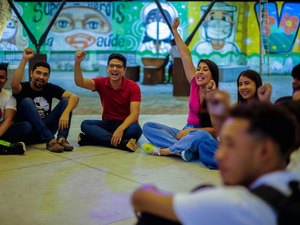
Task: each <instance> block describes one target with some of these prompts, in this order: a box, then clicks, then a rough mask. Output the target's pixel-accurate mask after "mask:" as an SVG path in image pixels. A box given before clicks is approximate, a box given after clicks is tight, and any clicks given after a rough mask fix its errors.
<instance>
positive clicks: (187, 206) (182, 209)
mask: <svg viewBox="0 0 300 225" xmlns="http://www.w3.org/2000/svg"><path fill="white" fill-rule="evenodd" d="M274 121H276V123H274ZM299 136H300V134H299V131H298V125H297V121H296V120H295V118H294V117H293V116H292V115H291V113H289V111H287V110H286V109H284V108H283V107H282V106H277V105H272V104H270V103H264V102H257V101H255V102H252V103H249V104H242V105H238V106H237V107H235V108H233V109H232V110H231V112H230V114H229V117H228V118H227V119H226V121H225V122H224V124H223V127H222V130H221V135H220V146H219V148H218V151H217V152H216V159H217V161H218V166H219V169H220V175H221V178H222V180H223V183H224V186H220V187H214V188H208V187H207V188H202V189H199V190H197V191H194V192H192V193H179V194H171V193H165V192H162V191H160V190H158V189H157V188H156V187H154V186H144V187H141V188H139V189H138V190H136V191H135V192H134V193H133V195H132V204H133V208H134V210H135V211H136V212H137V214H138V215H140V214H142V215H143V214H144V215H145V213H148V214H151V215H155V216H159V217H161V218H163V219H167V220H169V221H170V222H171V221H173V222H177V223H179V222H180V223H182V224H214V225H221V224H224V225H225V224H226V225H227V224H231V225H233V224H239V225H240V224H266V225H271V224H274V225H275V224H277V221H276V220H277V215H276V213H275V211H274V210H273V209H272V208H271V206H270V205H268V204H266V202H264V201H262V200H261V199H260V198H258V197H255V196H254V195H253V193H252V192H251V190H252V189H255V188H257V187H261V186H262V185H268V186H271V187H273V188H274V189H276V190H278V191H279V192H280V193H282V194H284V195H287V196H288V195H290V194H291V190H290V187H289V185H290V182H291V181H296V182H300V174H299V173H297V172H295V171H288V170H286V160H287V158H288V157H289V156H290V154H291V152H292V151H294V150H295V149H296V148H298V147H299Z"/></svg>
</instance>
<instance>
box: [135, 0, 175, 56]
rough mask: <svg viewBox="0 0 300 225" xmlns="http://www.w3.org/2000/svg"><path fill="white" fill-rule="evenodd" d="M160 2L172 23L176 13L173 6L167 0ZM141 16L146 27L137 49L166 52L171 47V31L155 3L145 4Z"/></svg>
mask: <svg viewBox="0 0 300 225" xmlns="http://www.w3.org/2000/svg"><path fill="white" fill-rule="evenodd" d="M160 4H161V6H162V8H163V10H164V12H165V14H166V16H167V18H168V20H169V21H170V23H172V21H173V20H174V18H175V17H177V15H178V13H177V11H176V9H175V7H174V6H173V5H172V4H170V3H168V2H166V3H164V2H163V3H160ZM141 17H142V20H143V23H144V25H145V27H146V29H145V32H144V36H143V40H142V43H141V45H140V47H139V50H140V51H146V50H148V51H151V52H152V53H160V54H165V53H168V52H169V51H170V49H171V44H170V41H171V39H172V33H171V30H170V29H169V27H168V25H167V23H166V21H165V20H164V18H163V16H162V14H161V12H160V11H159V9H158V7H157V5H156V3H150V4H146V5H145V6H144V7H143V9H142V11H141Z"/></svg>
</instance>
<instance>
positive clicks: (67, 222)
mask: <svg viewBox="0 0 300 225" xmlns="http://www.w3.org/2000/svg"><path fill="white" fill-rule="evenodd" d="M94 75H95V74H89V76H91V77H92V76H94ZM50 79H51V82H53V83H57V84H60V85H61V86H63V87H64V88H66V89H67V90H70V91H72V92H74V93H76V94H77V95H79V96H80V98H81V100H80V103H79V105H78V107H77V109H76V110H75V111H74V116H73V120H72V129H71V133H70V137H69V141H70V142H71V143H72V144H73V145H74V146H75V149H74V151H73V152H64V153H60V154H55V153H51V152H49V151H47V150H45V145H44V144H39V145H32V146H28V147H27V152H26V154H25V155H23V156H1V157H0V199H1V201H0V224H1V225H2V224H3V225H50V224H51V225H53V224H64V225H86V224H89V225H93V224H98V225H99V224H133V223H134V222H135V216H134V213H133V211H132V208H131V205H130V195H131V193H132V191H134V190H135V189H136V188H137V187H139V186H140V185H142V184H148V183H150V184H155V185H157V186H159V187H160V188H162V189H164V190H167V191H172V192H180V191H188V190H190V189H192V188H193V187H194V186H195V185H198V184H203V183H211V184H220V183H221V181H220V178H219V175H218V172H217V171H212V170H209V169H207V168H205V167H204V166H203V165H202V164H201V163H200V162H197V161H196V162H189V163H187V162H184V161H182V160H181V159H180V158H177V157H159V156H152V155H147V154H145V153H143V152H142V151H141V148H140V146H141V145H142V144H143V143H145V142H146V140H145V138H144V137H143V136H142V137H141V139H140V140H139V142H138V145H139V148H138V150H137V151H136V152H135V153H129V152H125V151H120V150H117V149H111V148H103V147H95V146H84V147H79V146H78V145H77V135H78V133H79V132H80V123H81V121H82V120H84V119H91V118H94V119H97V118H100V115H99V114H100V112H101V107H100V102H99V97H98V96H97V94H96V93H92V92H89V91H86V90H82V89H80V88H78V87H76V86H75V85H74V82H73V74H72V73H64V74H61V75H60V74H58V73H53V74H52V75H51V78H50ZM263 80H264V81H268V82H271V84H272V85H273V97H272V99H273V100H274V99H277V98H278V97H280V96H284V95H290V94H291V86H290V85H291V78H290V77H288V76H287V77H282V76H280V77H279V76H278V77H263ZM220 87H221V88H222V89H224V90H227V91H228V92H230V93H231V95H232V101H233V102H234V101H235V100H236V91H237V90H236V83H235V82H230V83H221V84H220ZM172 88H173V87H172V84H161V85H148V86H145V85H141V89H142V93H143V103H142V113H141V116H140V123H141V125H143V124H144V123H145V122H147V121H156V122H160V123H163V124H166V125H170V126H173V127H177V128H182V127H183V125H184V124H185V121H186V106H187V97H173V96H172ZM299 165H300V154H299V152H298V153H297V154H295V157H294V158H293V161H292V167H293V168H298V170H299Z"/></svg>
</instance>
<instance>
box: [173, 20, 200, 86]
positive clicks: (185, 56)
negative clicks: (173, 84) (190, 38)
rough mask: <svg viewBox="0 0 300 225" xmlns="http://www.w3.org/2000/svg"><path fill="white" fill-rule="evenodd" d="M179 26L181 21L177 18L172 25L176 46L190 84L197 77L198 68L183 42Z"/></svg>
mask: <svg viewBox="0 0 300 225" xmlns="http://www.w3.org/2000/svg"><path fill="white" fill-rule="evenodd" d="M179 24H180V21H179V19H178V17H176V18H175V19H174V21H173V24H172V31H173V35H174V39H175V42H176V46H177V48H178V51H179V54H180V57H181V60H182V64H183V68H184V72H185V75H186V78H187V80H188V81H189V83H190V82H191V80H192V79H193V77H194V75H195V72H196V68H195V66H194V65H193V61H192V56H191V53H190V50H189V48H188V46H187V45H186V44H185V43H184V41H183V40H182V38H181V37H180V35H179V33H178V30H177V28H178V26H179Z"/></svg>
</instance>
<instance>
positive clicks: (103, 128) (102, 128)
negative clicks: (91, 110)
mask: <svg viewBox="0 0 300 225" xmlns="http://www.w3.org/2000/svg"><path fill="white" fill-rule="evenodd" d="M122 123H123V121H112V120H84V121H83V122H82V123H81V131H82V132H83V133H84V134H85V135H86V139H87V142H88V143H90V144H91V145H103V146H109V147H113V146H112V145H111V139H112V135H113V133H114V132H115V130H116V129H117V128H118V127H119V126H120V125H121V124H122ZM141 135H142V128H141V127H140V125H139V124H138V123H132V124H131V125H130V126H129V127H127V128H126V129H125V130H124V134H123V137H122V140H128V139H131V138H134V139H136V140H137V141H138V140H139V138H140V137H141Z"/></svg>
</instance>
